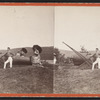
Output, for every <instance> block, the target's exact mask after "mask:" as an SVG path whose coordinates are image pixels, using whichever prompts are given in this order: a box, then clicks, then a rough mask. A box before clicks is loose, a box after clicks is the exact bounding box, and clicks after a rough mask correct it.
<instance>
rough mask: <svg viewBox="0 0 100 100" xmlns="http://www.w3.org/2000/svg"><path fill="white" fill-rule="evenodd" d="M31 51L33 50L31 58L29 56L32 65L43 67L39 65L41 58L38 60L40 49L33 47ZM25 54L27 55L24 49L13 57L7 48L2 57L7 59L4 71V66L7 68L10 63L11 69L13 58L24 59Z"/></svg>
mask: <svg viewBox="0 0 100 100" xmlns="http://www.w3.org/2000/svg"><path fill="white" fill-rule="evenodd" d="M32 49H33V56H31V63H32V65H40V66H41V67H43V66H42V64H41V58H40V53H41V52H42V48H41V47H40V46H38V45H33V48H32ZM26 53H27V50H26V48H22V49H21V50H20V51H18V52H17V54H16V55H14V54H13V53H12V52H11V49H10V47H8V48H7V52H6V53H5V54H4V55H3V56H6V58H7V59H6V60H5V62H4V69H6V66H7V64H8V63H10V68H12V65H13V58H14V57H15V56H21V57H24V56H25V54H26Z"/></svg>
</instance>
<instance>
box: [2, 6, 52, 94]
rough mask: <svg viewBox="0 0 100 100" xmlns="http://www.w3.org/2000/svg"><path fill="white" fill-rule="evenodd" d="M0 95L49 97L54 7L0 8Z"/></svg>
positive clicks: (50, 89) (50, 91) (50, 90)
mask: <svg viewBox="0 0 100 100" xmlns="http://www.w3.org/2000/svg"><path fill="white" fill-rule="evenodd" d="M0 27H1V29H0V93H6V94H14V93H17V94H20V93H22V94H24V93H26V94H28V93H31V94H35V93H37V94H39V93H42V94H43V93H53V45H54V7H53V6H52V7H51V6H48V7H46V6H0Z"/></svg>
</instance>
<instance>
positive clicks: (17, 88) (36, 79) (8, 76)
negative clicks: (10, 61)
mask: <svg viewBox="0 0 100 100" xmlns="http://www.w3.org/2000/svg"><path fill="white" fill-rule="evenodd" d="M44 66H45V67H44V68H42V67H33V66H31V65H30V66H28V65H27V66H18V65H16V66H13V68H7V69H6V70H4V69H2V68H0V93H52V92H53V70H52V68H53V67H52V65H49V64H48V65H44Z"/></svg>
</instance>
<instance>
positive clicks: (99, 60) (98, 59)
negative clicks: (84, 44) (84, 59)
mask: <svg viewBox="0 0 100 100" xmlns="http://www.w3.org/2000/svg"><path fill="white" fill-rule="evenodd" d="M95 56H96V60H95V62H93V64H92V70H94V66H95V65H96V64H98V68H99V69H100V51H99V49H98V48H96V53H95Z"/></svg>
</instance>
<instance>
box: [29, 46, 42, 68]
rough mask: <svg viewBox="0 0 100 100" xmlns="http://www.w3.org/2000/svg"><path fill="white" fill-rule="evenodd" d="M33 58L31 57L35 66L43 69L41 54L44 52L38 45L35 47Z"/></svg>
mask: <svg viewBox="0 0 100 100" xmlns="http://www.w3.org/2000/svg"><path fill="white" fill-rule="evenodd" d="M32 49H33V56H32V57H31V63H32V65H33V66H40V67H43V66H42V64H41V57H40V53H41V52H42V48H41V47H40V46H38V45H34V46H33V48H32Z"/></svg>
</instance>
